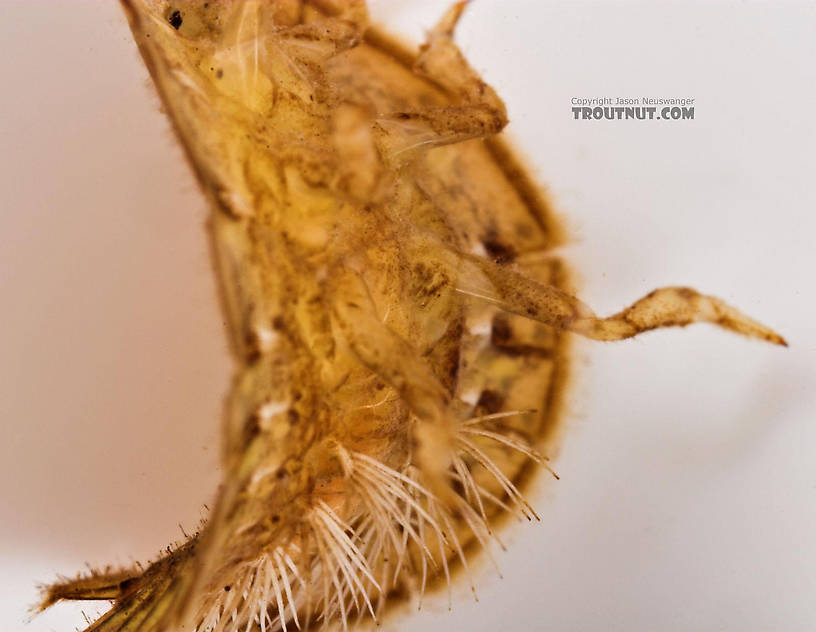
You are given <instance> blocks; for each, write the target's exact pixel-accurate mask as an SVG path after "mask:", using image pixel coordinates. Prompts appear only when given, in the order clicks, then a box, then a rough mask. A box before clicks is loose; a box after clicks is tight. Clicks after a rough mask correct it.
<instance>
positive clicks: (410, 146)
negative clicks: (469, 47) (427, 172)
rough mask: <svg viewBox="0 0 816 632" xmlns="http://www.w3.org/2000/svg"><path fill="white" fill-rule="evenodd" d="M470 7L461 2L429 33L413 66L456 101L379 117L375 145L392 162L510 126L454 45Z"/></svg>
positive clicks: (493, 96) (498, 101)
mask: <svg viewBox="0 0 816 632" xmlns="http://www.w3.org/2000/svg"><path fill="white" fill-rule="evenodd" d="M466 4H467V3H466V2H458V3H457V4H455V5H454V6H453V7H452V8H451V9H450V10H449V11H448V12H447V13H446V14H445V15H444V16H443V18H442V19H441V20H440V21H439V23H438V24H437V25H436V27H434V28H433V30H431V31H430V33H429V34H428V39H427V42H426V43H425V44H423V46H422V47H421V48H420V53H419V56H418V57H417V60H416V62H415V64H414V72H416V73H417V74H420V75H422V76H424V77H427V78H428V79H430V80H431V81H433V82H434V83H435V84H437V85H439V86H440V87H442V88H443V89H444V90H445V91H446V92H447V93H449V94H450V95H451V96H452V97H453V100H454V103H453V104H451V105H447V106H440V107H428V108H425V109H423V110H421V111H415V112H396V113H392V114H390V115H388V116H385V117H382V118H380V119H378V120H377V122H376V125H375V131H376V132H377V144H378V146H379V148H380V152H381V153H382V154H383V156H384V158H385V159H386V160H387V161H388V162H392V163H401V162H407V161H409V160H411V159H412V158H413V157H415V156H416V155H417V154H418V153H419V152H421V151H423V150H426V149H430V148H431V147H435V146H438V145H447V144H450V143H458V142H460V141H463V140H468V139H471V138H483V137H485V136H489V135H492V134H496V133H498V132H500V131H501V130H502V129H503V128H504V126H505V125H507V110H506V108H505V106H504V103H503V102H502V100H501V99H500V98H499V96H498V94H496V92H495V90H493V88H491V87H490V86H489V85H487V84H486V83H485V82H484V81H482V79H481V78H480V77H479V75H478V74H477V73H476V72H475V71H474V70H473V69H472V68H471V67H470V65H469V64H468V63H467V61H466V60H465V58H464V56H463V55H462V53H461V52H460V51H459V48H458V47H457V46H456V44H455V43H454V42H453V31H454V28H455V27H456V23H457V22H458V21H459V18H460V17H461V15H462V11H463V10H464V8H465V5H466Z"/></svg>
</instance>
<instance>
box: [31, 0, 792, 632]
mask: <svg viewBox="0 0 816 632" xmlns="http://www.w3.org/2000/svg"><path fill="white" fill-rule="evenodd" d="M124 5H125V8H126V11H127V12H128V17H129V19H130V22H131V27H132V29H133V32H134V35H135V37H136V40H137V42H138V44H139V47H140V49H141V51H142V54H143V57H144V59H145V61H146V63H147V64H148V67H149V68H150V71H151V74H152V75H153V78H154V80H155V82H156V85H157V87H158V89H159V92H160V94H161V96H162V99H163V101H164V103H165V105H166V107H167V109H168V112H169V114H170V116H171V119H172V121H173V123H174V125H175V127H176V130H177V132H178V135H179V137H180V139H181V141H182V143H183V145H184V147H185V149H186V151H187V153H188V156H189V158H190V162H191V164H192V166H193V167H194V169H195V171H196V173H197V176H198V178H199V181H200V183H201V186H202V189H203V190H204V192H205V194H206V195H207V196H208V197H209V199H210V200H211V203H212V207H213V214H212V217H211V230H212V238H213V242H214V250H215V252H216V267H217V270H218V273H219V278H220V281H221V288H222V294H223V299H224V305H225V309H226V312H227V316H228V319H229V322H230V330H231V332H232V344H233V348H234V351H235V354H236V357H237V358H238V361H239V365H240V368H239V370H238V372H237V374H236V377H235V380H234V384H233V387H232V391H231V394H230V397H229V403H228V410H227V415H226V420H225V425H224V428H225V430H224V437H223V442H224V452H223V466H224V471H225V479H224V485H223V488H222V490H221V491H220V493H219V497H218V501H217V505H216V507H215V509H214V510H213V514H212V516H211V518H210V520H209V522H208V524H207V526H206V527H205V528H204V530H203V531H202V532H201V534H199V535H198V536H196V537H195V538H193V539H191V540H190V541H189V542H188V543H186V544H185V545H183V546H182V547H180V548H179V549H177V550H175V551H172V552H171V553H169V555H168V556H166V557H164V558H163V559H161V560H159V561H158V562H156V563H155V564H153V565H152V566H151V567H149V568H148V569H147V571H145V572H144V573H136V572H134V573H128V574H124V575H123V574H122V573H119V574H117V575H115V576H108V575H96V576H93V577H90V578H83V579H80V580H77V581H74V582H67V583H64V584H60V585H56V586H54V587H52V588H51V590H50V592H49V595H48V597H47V598H46V602H45V603H46V605H47V604H49V603H52V602H53V601H56V600H58V599H61V598H75V599H76V598H97V597H99V596H100V595H103V596H105V597H110V598H113V599H115V600H116V603H115V605H114V607H113V609H112V610H111V611H110V612H109V613H108V614H107V615H105V616H103V617H102V618H101V619H100V620H99V621H97V622H96V623H95V624H93V625H92V626H91V628H89V629H90V630H95V631H98V632H112V631H113V630H175V629H184V630H189V629H195V630H197V631H204V630H238V629H241V630H243V629H253V627H254V628H259V629H263V630H266V629H286V628H287V626H288V627H290V628H291V627H292V626H297V627H309V626H311V625H314V626H317V625H322V624H323V623H324V622H326V621H331V622H335V623H336V624H337V625H340V626H342V627H344V628H345V627H349V626H350V625H352V617H356V616H358V615H365V614H366V613H368V615H370V616H372V617H376V616H378V615H379V613H380V612H381V611H382V610H383V608H384V607H385V606H386V604H387V597H388V595H389V594H390V593H391V592H392V591H393V590H395V589H398V588H405V589H410V590H414V591H416V592H417V593H419V594H421V593H422V591H423V590H424V589H425V587H426V586H427V585H428V583H429V582H430V581H431V580H432V579H433V578H434V577H445V578H447V579H448V581H450V579H449V578H450V574H451V572H452V567H453V565H454V564H461V565H466V563H467V555H466V554H465V548H466V547H467V545H468V543H469V542H470V541H472V540H476V541H478V543H479V544H481V545H482V546H483V547H486V546H487V545H488V544H489V540H490V539H491V537H492V536H493V533H492V529H491V525H493V524H494V523H495V520H496V519H497V518H498V517H499V516H500V515H504V514H507V513H515V514H517V515H519V516H522V517H528V518H534V517H536V514H535V512H534V511H533V509H532V508H531V507H530V506H529V505H528V504H527V502H526V501H525V500H524V498H523V497H522V496H521V494H520V492H519V489H518V486H519V483H520V481H521V480H522V478H523V476H524V473H525V472H526V471H527V470H528V469H529V468H531V467H532V466H533V465H534V463H535V462H542V461H543V460H544V459H545V458H546V457H545V456H544V455H542V453H541V452H540V450H544V451H545V452H546V448H547V439H548V437H549V435H550V433H551V432H552V431H553V429H554V428H555V424H556V421H557V412H558V401H559V397H560V394H561V392H562V391H563V380H564V374H565V369H566V356H565V353H566V348H565V340H564V336H565V334H564V333H563V331H564V330H571V331H575V332H577V333H580V334H583V335H586V336H589V337H592V338H596V339H600V340H616V339H621V338H626V337H630V336H633V335H635V334H637V333H639V332H641V331H645V330H648V329H652V328H655V327H661V326H670V325H685V324H688V323H691V322H695V321H698V320H706V321H710V322H715V323H717V324H719V325H721V326H724V327H727V328H730V329H733V330H735V331H739V332H741V333H744V334H747V335H753V336H757V337H760V338H764V339H766V340H770V341H772V342H778V343H781V342H783V341H782V339H781V338H779V337H778V336H777V335H776V334H774V333H773V332H771V331H770V330H767V329H766V328H764V327H762V326H761V325H759V324H757V323H754V322H753V321H750V320H749V319H747V318H745V317H744V316H742V315H740V314H739V313H738V312H736V311H735V310H733V309H731V308H729V307H728V306H726V305H724V304H723V303H721V302H720V301H718V300H717V299H713V298H710V297H706V296H703V295H700V294H698V293H697V292H695V291H693V290H690V289H687V288H667V289H663V290H658V291H656V292H653V293H652V294H650V295H649V296H647V297H646V298H644V299H641V301H638V302H637V303H636V304H635V305H633V306H632V307H631V308H629V309H627V310H625V311H624V312H621V313H620V314H618V315H615V316H613V317H610V318H607V319H599V318H597V317H595V315H594V314H593V313H592V312H591V311H590V310H589V309H588V308H587V307H586V306H585V305H583V304H582V303H581V302H580V301H578V300H577V299H575V298H574V297H573V296H571V295H570V294H568V293H567V292H566V291H565V289H566V288H565V286H566V270H565V268H564V266H563V264H562V262H560V261H559V260H558V259H557V258H554V257H553V256H552V255H551V254H550V249H551V248H552V247H553V246H554V245H556V244H557V243H558V241H559V238H560V235H559V227H558V224H557V222H556V221H555V219H554V218H553V216H552V214H551V213H550V212H549V210H548V209H547V206H546V204H545V203H544V202H543V201H542V200H541V199H540V197H539V196H538V194H537V193H536V191H535V187H534V186H532V185H531V184H530V183H529V181H528V180H527V179H526V177H525V176H524V172H523V170H522V169H521V168H520V167H519V166H518V165H517V164H516V163H515V161H514V160H513V158H512V155H511V154H510V153H509V151H508V150H507V149H506V148H505V147H504V145H502V144H501V142H500V141H497V140H496V139H494V138H492V137H493V136H494V135H495V134H497V133H498V132H500V131H501V129H502V128H503V127H504V125H505V124H506V122H507V118H506V114H505V110H504V105H503V103H502V102H501V100H500V99H499V97H498V95H496V94H495V92H494V91H493V90H492V89H491V88H490V87H489V86H487V85H486V84H485V83H484V82H482V81H481V80H480V79H479V77H478V76H476V74H475V73H474V72H473V71H472V70H471V68H470V67H469V66H468V64H467V62H466V61H465V60H464V58H463V57H462V56H461V54H460V53H459V51H458V49H457V48H456V46H455V45H454V43H453V39H452V37H453V29H454V26H455V24H456V21H457V19H458V17H459V15H460V13H461V11H462V9H463V6H464V5H463V4H459V5H456V6H454V7H453V8H452V9H451V11H450V12H449V13H448V14H446V15H445V16H444V17H443V19H442V20H441V21H440V23H439V24H438V25H437V27H436V28H435V29H433V30H432V31H431V32H430V34H429V37H428V42H427V43H426V44H425V45H424V46H423V47H422V48H421V49H420V53H419V55H418V56H417V57H416V58H412V57H411V56H409V55H407V54H406V53H404V52H402V51H401V50H400V49H399V48H398V47H397V46H395V45H394V44H393V43H391V42H390V41H389V40H388V39H386V38H384V37H383V36H382V35H379V34H377V33H376V32H373V31H370V30H367V25H366V12H365V6H364V4H363V3H361V2H344V1H342V0H338V1H336V2H332V1H320V2H249V1H247V2H240V3H216V2H197V1H189V2H173V3H168V2H165V1H147V2H136V1H131V0H127V1H126V2H124Z"/></svg>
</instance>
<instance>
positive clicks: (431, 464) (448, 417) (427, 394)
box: [333, 272, 456, 502]
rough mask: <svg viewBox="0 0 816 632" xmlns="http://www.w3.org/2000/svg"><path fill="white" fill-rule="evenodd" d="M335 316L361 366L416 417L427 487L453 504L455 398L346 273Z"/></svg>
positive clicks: (338, 286) (417, 457)
mask: <svg viewBox="0 0 816 632" xmlns="http://www.w3.org/2000/svg"><path fill="white" fill-rule="evenodd" d="M334 294H335V296H336V297H337V298H336V299H335V300H334V305H333V313H334V316H335V318H336V321H337V323H338V325H339V326H340V329H341V330H342V332H343V335H344V336H345V338H346V340H347V342H348V344H349V346H350V347H351V349H352V350H353V352H354V353H355V354H356V356H357V358H358V359H359V360H360V362H361V363H362V364H363V365H365V366H366V367H367V368H368V369H370V370H371V371H373V372H374V373H376V374H377V375H379V376H380V377H381V378H382V379H383V380H385V381H386V382H388V383H389V384H390V385H391V386H392V387H393V388H394V389H395V390H396V391H397V392H398V393H399V394H400V396H401V397H402V398H403V400H404V401H405V403H406V404H407V406H408V407H409V408H410V409H411V411H412V412H413V413H414V415H415V416H416V417H417V420H418V421H417V425H416V427H415V429H414V433H413V438H414V439H415V441H416V449H415V452H414V455H413V460H414V462H415V464H416V465H418V466H419V468H420V469H421V470H422V473H423V476H424V480H425V485H426V486H427V487H428V489H430V490H431V491H432V492H433V493H434V494H435V495H436V496H437V498H439V499H440V500H441V501H443V502H449V501H451V502H452V500H453V499H452V496H451V489H450V485H449V484H448V479H447V471H448V467H449V465H450V464H451V459H452V456H453V454H454V447H455V438H456V425H455V419H454V416H453V415H452V414H451V411H450V409H449V402H450V395H449V394H448V392H447V391H446V390H445V388H444V386H443V385H442V383H441V382H440V381H439V379H438V378H437V377H436V376H435V375H434V373H433V370H432V369H431V367H430V366H429V365H428V364H427V363H426V362H425V360H424V359H423V358H422V357H421V356H420V355H419V353H418V352H417V350H416V349H414V347H412V346H411V345H410V344H409V343H408V342H407V341H406V340H404V339H403V338H402V337H400V336H399V335H397V334H396V333H395V332H393V331H392V330H391V329H389V328H388V326H387V325H385V324H384V323H383V322H382V321H381V320H380V319H379V318H378V316H377V313H376V308H375V305H374V303H373V301H372V300H371V298H370V296H369V294H368V288H367V287H366V285H365V282H364V281H363V280H362V279H361V278H360V277H359V276H358V275H357V274H355V273H352V272H347V273H343V274H342V275H341V276H339V277H338V278H337V279H336V280H335V283H334Z"/></svg>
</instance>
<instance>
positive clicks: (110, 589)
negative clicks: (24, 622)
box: [38, 570, 141, 610]
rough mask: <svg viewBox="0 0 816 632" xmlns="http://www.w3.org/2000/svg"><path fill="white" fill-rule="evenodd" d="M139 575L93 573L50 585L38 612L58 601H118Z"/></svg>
mask: <svg viewBox="0 0 816 632" xmlns="http://www.w3.org/2000/svg"><path fill="white" fill-rule="evenodd" d="M140 575H141V572H140V571H138V570H119V571H113V572H102V573H98V572H94V573H92V574H91V575H90V576H89V577H78V578H77V579H69V580H65V581H60V582H57V583H55V584H51V585H50V586H48V587H47V588H46V590H45V594H44V596H43V600H42V603H41V604H40V605H39V607H38V609H39V610H45V609H46V608H48V607H50V606H52V605H54V604H55V603H57V602H58V601H62V600H66V601H91V600H96V599H119V598H120V597H121V596H122V595H123V594H124V593H125V592H127V591H128V590H129V589H130V588H131V587H132V585H133V583H134V581H135V580H136V579H137V578H138V577H139V576H140Z"/></svg>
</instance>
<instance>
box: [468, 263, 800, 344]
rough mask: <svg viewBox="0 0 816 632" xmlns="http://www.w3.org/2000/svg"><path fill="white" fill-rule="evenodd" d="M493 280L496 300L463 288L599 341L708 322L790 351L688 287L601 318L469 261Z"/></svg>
mask: <svg viewBox="0 0 816 632" xmlns="http://www.w3.org/2000/svg"><path fill="white" fill-rule="evenodd" d="M467 258H468V259H469V260H470V261H471V262H473V263H476V265H478V267H479V268H480V269H481V271H482V272H483V273H484V274H485V275H486V276H487V278H488V279H489V280H490V282H491V284H492V286H493V288H494V291H495V294H493V295H491V294H490V293H483V292H484V290H481V291H480V290H479V289H478V288H467V287H461V288H458V289H459V291H460V292H462V293H465V294H471V295H474V296H479V297H481V298H483V299H485V300H488V301H491V302H493V303H496V304H497V305H498V306H499V307H501V308H502V309H504V310H506V311H509V312H513V313H515V314H520V315H521V316H526V317H527V318H532V319H534V320H538V321H540V322H542V323H545V324H547V325H550V326H552V327H556V328H558V329H566V330H569V331H573V332H575V333H578V334H581V335H583V336H586V337H588V338H593V339H595V340H622V339H624V338H631V337H632V336H635V335H637V334H639V333H641V332H644V331H649V330H651V329H657V328H660V327H677V326H679V327H683V326H685V325H689V324H691V323H696V322H708V323H713V324H715V325H718V326H720V327H723V328H725V329H729V330H731V331H734V332H737V333H739V334H742V335H744V336H748V337H751V338H759V339H761V340H766V341H768V342H771V343H773V344H778V345H785V346H787V343H786V342H785V339H784V338H782V336H780V335H779V334H777V333H775V332H774V331H772V330H771V329H769V328H767V327H765V326H764V325H762V324H760V323H758V322H756V321H755V320H752V319H750V318H748V317H747V316H745V315H744V314H742V313H740V312H739V311H737V310H736V309H734V308H733V307H731V306H729V305H728V304H726V303H725V302H723V301H722V300H720V299H718V298H715V297H713V296H706V295H704V294H700V293H699V292H697V291H696V290H693V289H691V288H686V287H667V288H662V289H659V290H655V291H654V292H652V293H650V294H648V295H647V296H645V297H643V298H642V299H640V300H639V301H637V302H636V303H634V304H633V305H631V306H630V307H627V308H626V309H624V310H623V311H622V312H619V313H618V314H615V315H613V316H609V317H607V318H598V317H597V316H596V315H595V314H594V313H593V311H592V310H591V309H589V307H587V306H586V305H585V304H584V303H582V302H581V301H580V300H578V299H577V298H575V297H574V296H571V295H569V294H567V293H566V292H563V291H562V290H559V289H558V288H555V287H552V286H549V285H544V284H541V283H537V282H536V281H533V280H531V279H529V278H527V277H525V276H523V275H522V274H519V273H517V272H514V271H512V270H510V269H508V268H504V267H502V266H498V265H496V264H493V263H491V262H488V261H484V260H481V259H477V258H475V257H467Z"/></svg>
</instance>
